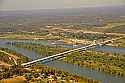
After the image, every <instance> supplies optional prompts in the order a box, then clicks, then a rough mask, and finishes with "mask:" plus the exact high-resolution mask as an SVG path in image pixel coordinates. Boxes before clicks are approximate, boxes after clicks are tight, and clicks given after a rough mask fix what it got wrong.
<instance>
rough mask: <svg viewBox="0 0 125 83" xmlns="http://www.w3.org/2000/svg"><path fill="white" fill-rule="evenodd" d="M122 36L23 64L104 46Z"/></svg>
mask: <svg viewBox="0 0 125 83" xmlns="http://www.w3.org/2000/svg"><path fill="white" fill-rule="evenodd" d="M121 38H123V37H119V38H115V39H111V40H106V41H104V42H100V43H93V44H90V45H87V46H84V47H80V48H76V49H73V50H69V51H65V52H62V53H59V54H55V55H51V56H48V57H44V58H41V59H37V60H34V61H31V62H27V63H23V64H21V65H22V66H27V65H31V64H34V63H37V62H40V61H46V60H49V59H53V58H55V57H56V58H58V57H64V55H65V54H69V53H71V52H74V51H79V50H86V49H89V48H92V47H95V46H97V45H100V46H102V45H105V44H109V43H112V42H113V41H116V40H118V39H121Z"/></svg>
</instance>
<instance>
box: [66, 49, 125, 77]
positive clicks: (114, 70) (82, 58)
mask: <svg viewBox="0 0 125 83" xmlns="http://www.w3.org/2000/svg"><path fill="white" fill-rule="evenodd" d="M64 61H66V62H67V63H72V64H78V65H79V66H86V67H89V68H92V69H95V70H98V71H104V72H107V73H109V74H112V75H115V76H120V77H125V57H124V56H122V55H120V56H119V54H112V53H103V52H95V51H88V52H74V53H71V54H69V56H67V57H66V58H64Z"/></svg>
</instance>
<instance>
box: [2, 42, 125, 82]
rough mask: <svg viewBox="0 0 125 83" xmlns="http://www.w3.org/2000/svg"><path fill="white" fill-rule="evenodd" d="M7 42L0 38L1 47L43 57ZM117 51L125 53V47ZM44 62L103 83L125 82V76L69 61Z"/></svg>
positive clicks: (105, 47)
mask: <svg viewBox="0 0 125 83" xmlns="http://www.w3.org/2000/svg"><path fill="white" fill-rule="evenodd" d="M14 41H15V40H14ZM6 42H8V41H5V40H4V41H3V40H0V47H4V48H9V49H11V50H14V51H16V52H18V53H21V54H23V55H25V56H27V57H29V58H31V59H33V60H35V59H38V58H41V57H40V55H39V54H37V53H35V52H34V51H29V50H26V49H22V48H16V47H14V46H10V45H7V44H6ZM11 42H12V41H11ZM25 42H27V41H25ZM28 42H29V40H28ZM33 42H35V41H33ZM36 43H40V44H44V45H51V43H47V42H45V41H44V42H42V41H37V42H36ZM51 46H52V45H51ZM62 46H64V47H65V46H66V47H67V48H69V47H70V48H71V47H73V46H71V45H62ZM76 48H77V46H76ZM103 48H104V50H103ZM96 49H97V50H102V51H110V50H111V51H113V49H114V48H112V47H107V46H104V47H97V48H96ZM116 51H118V52H119V51H120V52H121V51H123V53H125V49H124V48H122V49H121V48H120V49H119V48H118V50H117V49H115V51H113V52H116ZM44 64H46V65H48V66H51V67H55V68H58V69H60V70H63V71H67V72H70V73H72V74H76V75H79V76H83V77H84V76H85V77H88V78H92V79H96V80H100V81H102V82H103V83H125V78H118V77H114V76H111V75H109V74H107V73H104V72H98V71H96V70H91V69H89V68H86V67H79V66H78V65H73V64H68V63H65V62H62V61H53V62H49V63H44Z"/></svg>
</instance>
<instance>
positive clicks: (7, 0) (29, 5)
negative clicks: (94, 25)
mask: <svg viewBox="0 0 125 83" xmlns="http://www.w3.org/2000/svg"><path fill="white" fill-rule="evenodd" d="M109 5H110V6H111V5H125V0H0V10H29V9H30V10H31V9H58V8H79V7H90V6H92V7H93V6H109Z"/></svg>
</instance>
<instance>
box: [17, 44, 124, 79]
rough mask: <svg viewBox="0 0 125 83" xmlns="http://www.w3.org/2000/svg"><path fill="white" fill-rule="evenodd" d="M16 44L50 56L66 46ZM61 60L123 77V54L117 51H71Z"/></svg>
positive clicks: (61, 50)
mask: <svg viewBox="0 0 125 83" xmlns="http://www.w3.org/2000/svg"><path fill="white" fill-rule="evenodd" d="M15 45H16V44H15ZM16 46H17V47H19V48H25V49H29V50H31V51H35V52H37V53H39V54H40V55H43V56H50V55H53V54H58V53H60V52H63V51H66V48H61V47H50V46H43V45H41V46H40V45H25V44H22V45H19V44H17V45H16ZM67 50H69V49H67ZM63 61H64V62H66V63H71V64H77V65H79V66H81V67H82V66H84V67H88V68H91V69H94V70H97V71H101V72H106V73H108V74H111V75H113V76H118V77H125V65H124V62H125V56H124V55H120V54H117V53H111V52H99V51H82V52H73V53H70V54H67V56H66V57H65V58H64V59H63Z"/></svg>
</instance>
